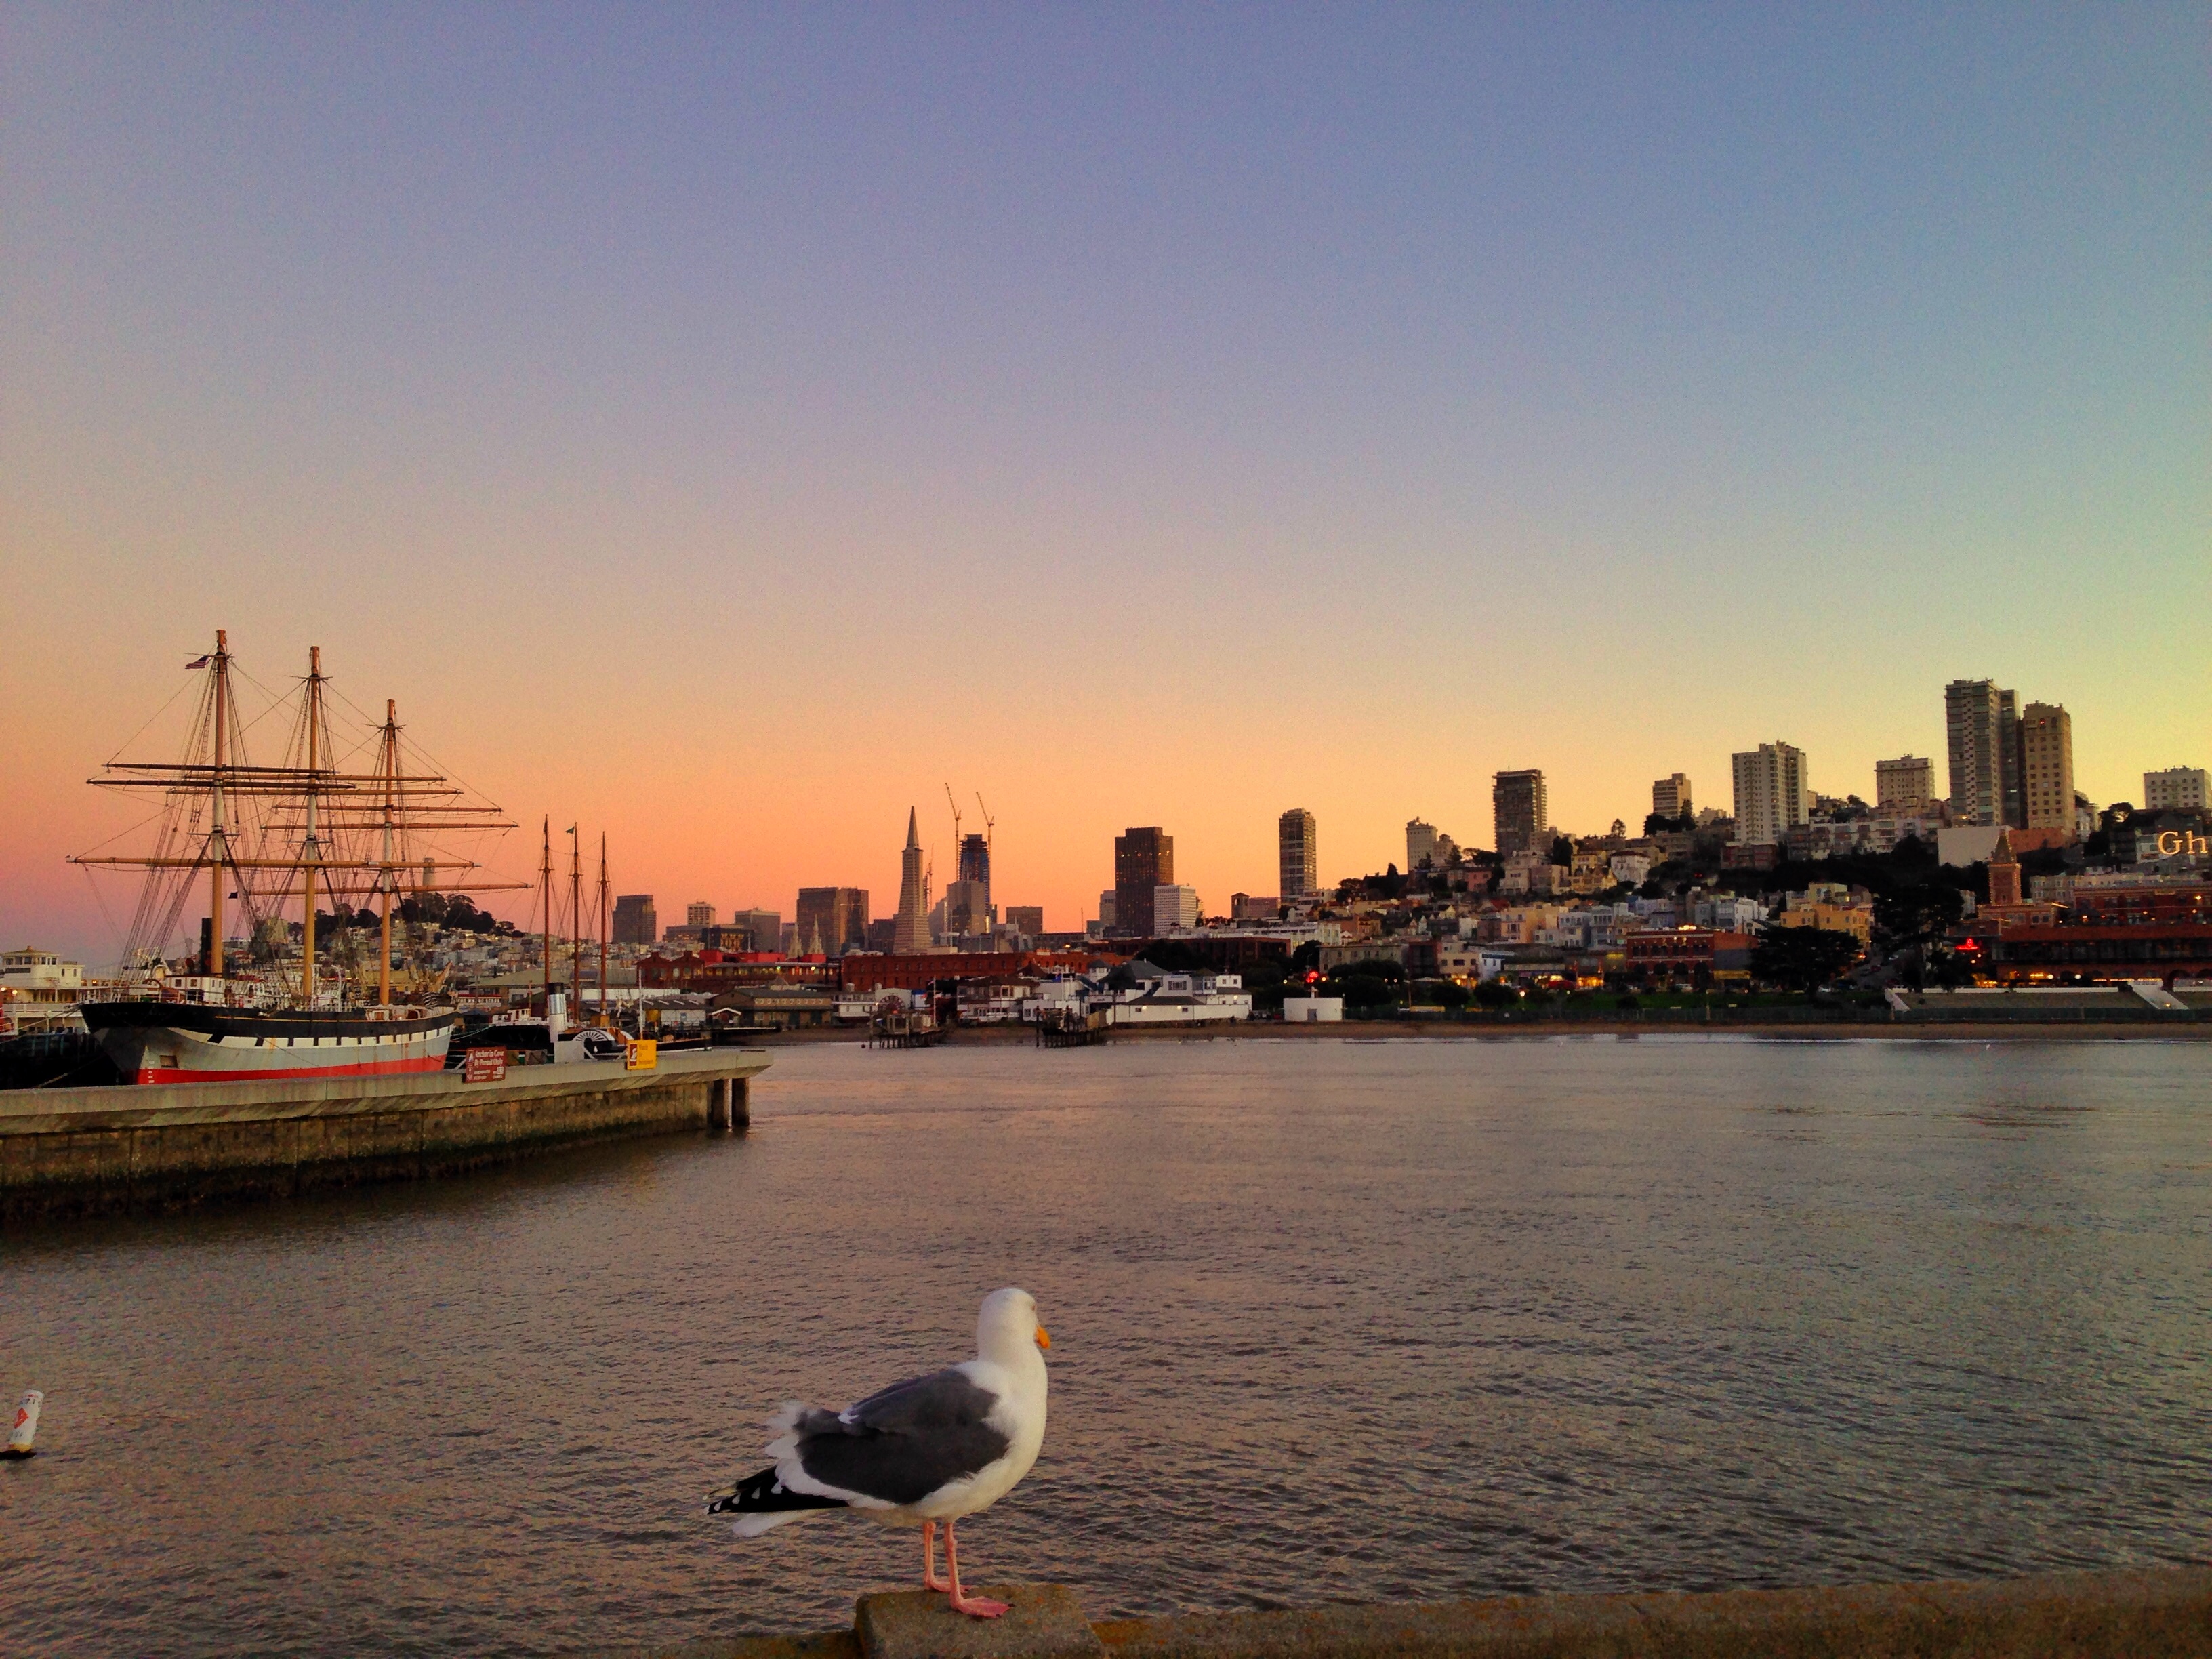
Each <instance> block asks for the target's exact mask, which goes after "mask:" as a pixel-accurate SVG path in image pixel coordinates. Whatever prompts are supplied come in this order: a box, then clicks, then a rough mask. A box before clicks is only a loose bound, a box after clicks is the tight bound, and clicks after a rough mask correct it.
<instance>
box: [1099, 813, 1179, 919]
mask: <svg viewBox="0 0 2212 1659" xmlns="http://www.w3.org/2000/svg"><path fill="white" fill-rule="evenodd" d="M1174 881H1175V837H1174V836H1170V834H1168V832H1167V831H1166V830H1164V829H1161V828H1160V827H1159V825H1158V824H1157V823H1155V824H1152V825H1151V826H1150V827H1148V828H1146V829H1125V830H1123V831H1122V832H1121V834H1120V835H1118V836H1115V837H1114V927H1113V930H1112V931H1114V932H1115V933H1121V934H1122V935H1124V936H1125V937H1128V938H1132V939H1143V938H1144V937H1146V930H1147V929H1149V928H1150V927H1152V890H1153V889H1154V888H1155V887H1166V886H1170V885H1172V884H1173V883H1174Z"/></svg>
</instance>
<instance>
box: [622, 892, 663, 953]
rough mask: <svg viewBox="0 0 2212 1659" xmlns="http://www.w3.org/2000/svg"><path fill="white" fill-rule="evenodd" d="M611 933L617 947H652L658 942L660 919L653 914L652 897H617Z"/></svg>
mask: <svg viewBox="0 0 2212 1659" xmlns="http://www.w3.org/2000/svg"><path fill="white" fill-rule="evenodd" d="M613 931H614V942H615V943H616V944H617V945H652V944H654V943H656V942H658V940H659V938H660V918H659V916H658V915H654V913H653V895H652V894H650V893H622V894H618V895H617V896H616V898H615V916H614V923H613Z"/></svg>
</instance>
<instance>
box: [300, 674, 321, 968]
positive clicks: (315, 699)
mask: <svg viewBox="0 0 2212 1659" xmlns="http://www.w3.org/2000/svg"><path fill="white" fill-rule="evenodd" d="M305 714H306V717H307V836H306V838H305V839H304V840H302V841H301V843H300V868H301V872H302V873H303V874H304V875H305V876H306V878H307V879H306V880H305V881H304V882H303V883H302V885H303V886H304V887H305V888H306V889H307V898H306V914H307V921H306V925H305V927H304V928H303V930H302V931H301V935H300V1000H301V1003H303V1004H304V1005H305V1006H308V1007H310V1008H312V1007H313V1006H314V1004H315V865H316V863H317V861H318V860H319V859H320V857H321V856H322V846H321V843H320V842H319V840H318V839H317V837H316V835H315V808H316V805H317V802H318V799H319V795H320V793H321V792H320V791H319V790H318V789H317V788H316V787H315V773H316V771H317V770H318V769H319V768H320V767H321V765H322V754H323V751H322V735H323V647H321V646H319V645H311V646H309V647H307V708H306V710H305Z"/></svg>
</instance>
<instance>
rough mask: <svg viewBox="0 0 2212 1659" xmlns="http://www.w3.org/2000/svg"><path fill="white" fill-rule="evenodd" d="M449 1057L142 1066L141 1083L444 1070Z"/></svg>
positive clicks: (275, 1080) (272, 1079) (275, 1079)
mask: <svg viewBox="0 0 2212 1659" xmlns="http://www.w3.org/2000/svg"><path fill="white" fill-rule="evenodd" d="M445 1069H446V1059H445V1056H444V1055H442V1054H432V1055H429V1056H428V1058H426V1059H422V1060H368V1061H365V1062H363V1063H362V1064H361V1065H359V1066H267V1067H264V1068H263V1069H262V1070H259V1071H255V1072H202V1071H193V1070H187V1069H186V1068H185V1067H184V1066H140V1067H139V1068H138V1081H139V1082H141V1083H283V1082H287V1081H289V1080H290V1079H293V1078H299V1077H390V1076H392V1074H393V1073H398V1072H442V1071H444V1070H445Z"/></svg>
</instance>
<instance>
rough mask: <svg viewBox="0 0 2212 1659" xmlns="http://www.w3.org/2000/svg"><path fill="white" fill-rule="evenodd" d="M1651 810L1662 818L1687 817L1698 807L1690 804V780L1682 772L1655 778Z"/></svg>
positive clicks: (1652, 788) (1652, 787)
mask: <svg viewBox="0 0 2212 1659" xmlns="http://www.w3.org/2000/svg"><path fill="white" fill-rule="evenodd" d="M1651 810H1652V811H1655V812H1656V813H1657V814H1658V815H1659V816H1660V817H1662V818H1683V817H1689V815H1690V814H1691V813H1692V812H1694V811H1697V808H1695V807H1694V806H1692V805H1690V781H1689V779H1688V778H1686V777H1685V776H1684V775H1682V774H1681V773H1680V772H1676V773H1674V774H1673V775H1671V776H1668V777H1663V778H1658V779H1655V780H1654V781H1653V782H1652V785H1651Z"/></svg>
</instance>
